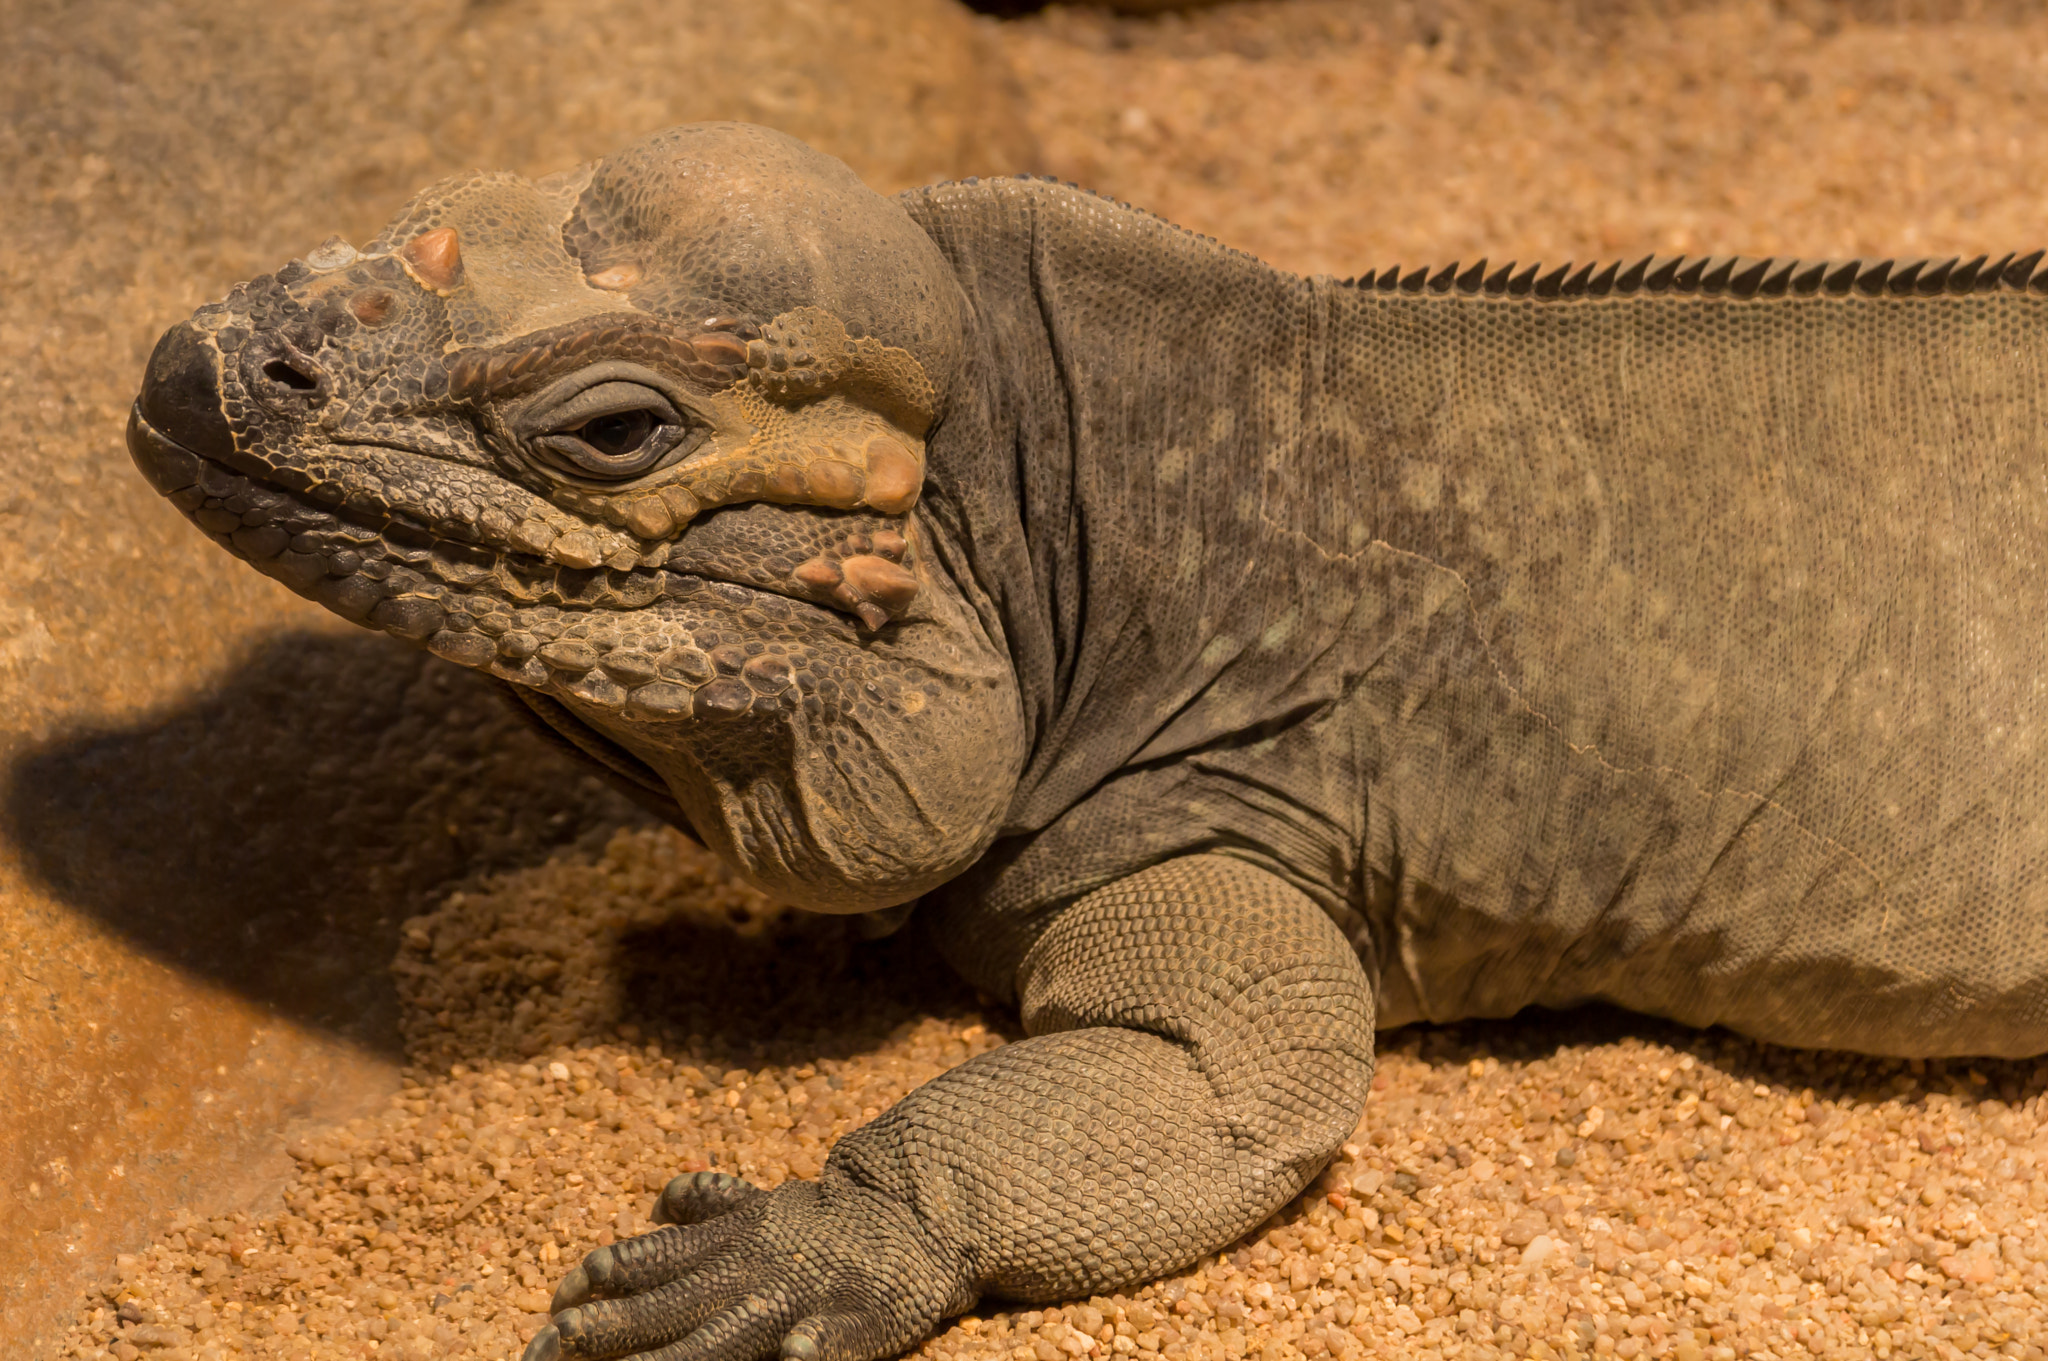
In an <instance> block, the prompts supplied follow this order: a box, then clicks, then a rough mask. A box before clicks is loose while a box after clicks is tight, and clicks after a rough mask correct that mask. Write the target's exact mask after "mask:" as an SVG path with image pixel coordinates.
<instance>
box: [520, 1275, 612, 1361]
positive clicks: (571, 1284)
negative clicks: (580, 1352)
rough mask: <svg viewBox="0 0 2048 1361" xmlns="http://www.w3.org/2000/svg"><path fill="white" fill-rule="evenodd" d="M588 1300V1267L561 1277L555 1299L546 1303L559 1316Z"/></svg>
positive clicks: (529, 1358) (528, 1360)
mask: <svg viewBox="0 0 2048 1361" xmlns="http://www.w3.org/2000/svg"><path fill="white" fill-rule="evenodd" d="M598 1251H599V1252H602V1251H604V1249H603V1248H599V1249H598ZM594 1255H595V1254H593V1256H594ZM589 1298H590V1270H589V1268H588V1267H582V1266H579V1267H577V1268H576V1269H575V1270H574V1271H571V1272H570V1273H569V1274H568V1275H566V1276H564V1277H562V1283H561V1284H560V1285H558V1286H556V1287H555V1297H554V1298H553V1299H552V1300H549V1301H548V1312H549V1313H550V1314H559V1313H561V1312H562V1311H563V1310H564V1309H567V1308H569V1307H570V1306H571V1305H576V1304H581V1303H583V1301H585V1300H587V1299H589ZM526 1361H537V1358H534V1357H527V1358H526Z"/></svg>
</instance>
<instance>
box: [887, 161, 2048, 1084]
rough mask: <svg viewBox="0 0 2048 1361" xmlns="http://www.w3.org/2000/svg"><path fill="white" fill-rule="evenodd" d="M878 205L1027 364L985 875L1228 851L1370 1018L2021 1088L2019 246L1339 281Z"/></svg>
mask: <svg viewBox="0 0 2048 1361" xmlns="http://www.w3.org/2000/svg"><path fill="white" fill-rule="evenodd" d="M911 206H912V211H913V214H914V215H916V216H918V217H919V219H920V221H921V222H923V223H924V225H925V226H926V227H927V230H929V231H931V232H932V233H933V235H934V236H935V238H936V239H938V240H939V241H940V243H941V247H942V249H945V250H946V251H947V252H948V254H949V256H951V257H952V258H953V259H954V261H955V264H956V268H958V269H959V270H960V272H961V274H962V277H963V279H965V280H966V281H967V284H968V287H969V291H970V294H971V295H972V296H974V297H975V299H976V301H977V304H978V306H979V308H980V310H981V313H982V316H983V319H984V320H985V321H989V320H993V321H994V322H995V325H994V328H993V329H994V330H996V331H997V333H998V334H999V335H1000V336H1001V337H1003V339H1002V340H1000V341H999V342H998V348H999V350H1000V351H1002V352H1003V353H1004V354H1005V356H1006V358H1008V359H1009V360H1011V361H1012V362H1010V363H1007V364H1005V365H1003V366H1002V368H1003V370H1004V372H1006V373H1008V372H1010V371H1012V370H1014V371H1015V372H1017V373H1020V374H1022V375H1023V376H1022V377H1021V378H1020V379H1018V380H1017V381H1016V383H1015V387H1014V390H1013V391H1012V392H1011V393H1010V394H1009V395H1007V396H1005V397H1003V398H999V399H998V401H997V402H996V403H995V405H996V406H997V407H998V409H1001V410H1006V411H1012V412H1017V413H1022V414H1021V415H1020V416H1019V418H1018V419H1019V420H1020V422H1022V423H1026V424H1028V425H1029V428H1028V429H1025V430H1023V432H1022V433H1020V434H1018V435H1016V437H1015V438H1014V440H1012V441H1011V443H1012V444H1013V445H1014V447H1018V448H1029V449H1031V450H1032V451H1033V453H1032V461H1031V466H1028V467H1026V468H1024V469H1023V470H1022V471H1021V472H1020V473H1019V475H1018V476H1019V482H1020V485H1021V489H1022V490H1021V501H1022V504H1023V506H1024V511H1023V519H1024V522H1025V526H1024V536H1025V538H1026V539H1027V540H1028V541H1029V542H1030V543H1031V544H1032V546H1033V551H1034V553H1035V555H1036V557H1037V559H1038V563H1039V571H1038V574H1037V577H1036V580H1037V581H1038V582H1039V583H1040V587H1041V593H1040V596H1039V602H1040V608H1041V613H1040V617H1041V618H1042V619H1044V620H1045V621H1046V623H1045V627H1044V633H1045V641H1044V642H1043V643H1042V646H1043V648H1044V652H1045V654H1046V657H1045V660H1044V662H1043V664H1042V666H1041V668H1040V670H1041V674H1042V675H1043V676H1044V678H1045V680H1044V687H1043V690H1042V691H1041V692H1040V693H1041V694H1042V695H1043V696H1044V698H1043V699H1042V703H1043V705H1044V709H1043V713H1042V717H1041V723H1042V726H1041V729H1040V737H1039V741H1038V743H1037V745H1036V747H1035V749H1034V750H1035V752H1036V759H1035V761H1034V763H1033V765H1032V766H1031V768H1030V770H1029V771H1028V772H1027V777H1026V782H1025V792H1024V793H1023V794H1022V795H1020V798H1019V801H1018V804H1017V814H1018V815H1017V818H1016V825H1015V828H1014V830H1018V831H1027V830H1028V831H1032V832H1035V833H1037V836H1036V838H1035V842H1034V844H1033V845H1032V846H1031V847H1030V848H1029V849H1027V850H1024V851H1022V852H1021V853H1020V860H1019V863H1020V864H1021V865H1022V867H1023V868H1022V869H1021V870H1020V869H1016V868H1005V869H1004V870H1003V871H1001V872H1000V873H1002V874H1004V875H1012V874H1021V875H1023V876H1024V877H1027V878H1029V879H1030V880H1031V881H1032V882H1033V884H1034V887H1035V889H1036V890H1037V891H1039V892H1046V891H1047V890H1048V885H1049V884H1050V885H1052V886H1053V887H1054V888H1056V890H1057V891H1059V892H1073V891H1080V890H1082V889H1085V888H1086V887H1089V886H1091V885H1092V884H1094V883H1098V882H1107V881H1109V880H1111V879H1114V878H1115V877H1117V876H1118V875H1121V874H1124V873H1128V872H1129V871H1130V869H1131V868H1132V865H1133V863H1134V862H1138V863H1143V862H1146V861H1149V860H1154V859H1159V858H1164V857H1165V856H1168V855H1173V854H1181V853H1186V852H1188V851H1190V850H1198V849H1202V848H1204V847H1215V846H1223V847H1229V848H1232V849H1234V850H1235V852H1236V853H1238V854H1241V855H1243V856H1245V857H1246V858H1250V859H1254V860H1257V861H1259V862H1260V863H1264V864H1267V865H1268V866H1269V867H1272V868H1276V869H1279V870H1280V871H1281V872H1282V873H1284V874H1285V875H1286V876H1287V877H1288V878H1289V879H1291V880H1293V881H1294V882H1296V883H1298V884H1300V885H1301V886H1302V887H1304V888H1307V889H1309V890H1310V891H1311V892H1312V893H1315V894H1316V895H1317V896H1318V898H1319V899H1320V900H1322V901H1323V902H1324V903H1325V904H1326V906H1327V907H1328V908H1329V909H1330V910H1331V911H1332V912H1333V913H1335V914H1336V915H1338V916H1339V919H1340V920H1342V921H1345V922H1346V923H1347V924H1348V925H1350V926H1351V927H1352V929H1353V933H1354V936H1355V937H1356V938H1357V939H1359V940H1360V943H1361V944H1362V945H1364V946H1366V947H1368V948H1369V950H1371V951H1372V952H1373V953H1376V954H1377V955H1378V958H1379V962H1380V964H1381V971H1382V997H1381V1013H1380V1014H1381V1023H1382V1024H1391V1023H1398V1022H1400V1021H1402V1020H1406V1019H1411V1018H1413V1017H1415V1016H1418V1015H1421V1016H1428V1017H1431V1018H1435V1019H1450V1018H1454V1017H1458V1016H1464V1015H1473V1014H1492V1015H1498V1014H1506V1013H1509V1012H1512V1011H1514V1010H1516V1009H1518V1008H1519V1007H1521V1006H1524V1005H1528V1004H1530V1003H1532V1002H1544V1003H1550V1004H1558V1005H1563V1004H1569V1003H1571V1002H1574V1001H1580V1000H1584V999H1586V998H1590V997H1602V998H1607V999H1610V1000H1613V1001H1616V1002H1618V1003H1621V1004H1624V1005H1627V1006H1630V1007H1635V1008H1640V1009H1643V1010H1647V1011H1652V1012H1658V1013H1662V1014H1666V1015H1671V1016H1674V1017H1677V1018H1680V1019H1683V1020H1686V1021H1689V1022H1695V1023H1713V1022H1720V1023H1725V1024H1729V1025H1732V1026H1735V1027H1737V1028H1739V1029H1742V1030H1745V1031H1747V1032H1750V1033H1753V1034H1758V1035H1762V1036H1765V1037H1768V1038H1771V1039H1775V1040H1779V1041H1783V1042H1790V1043H1797V1044H1807V1045H1826V1046H1839V1047H1847V1048H1855V1049H1866V1050H1879V1051H1893V1052H1922V1053H1926V1052H1988V1053H2013V1054H2021V1053H2032V1052H2036V1051H2038V1050H2039V1049H2040V1048H2041V1046H2042V1043H2043V1040H2044V1036H2048V991H2044V984H2043V981H2044V979H2048V901H2044V891H2048V890H2044V885H2043V883H2042V870H2043V852H2044V850H2048V817H2044V814H2043V812H2042V808H2041V802H2042V801H2041V797H2040V794H2041V791H2042V789H2043V787H2044V783H2048V767H2044V764H2043V760H2044V753H2043V751H2042V739H2043V737H2044V736H2048V708H2044V704H2043V698H2042V695H2043V688H2042V687H2043V681H2042V679H2041V678H2042V677H2043V675H2044V672H2048V666H2044V663H2048V657H2044V650H2048V649H2044V642H2048V629H2044V624H2043V620H2044V617H2048V608H2044V607H2048V588H2044V585H2043V582H2042V578H2041V574H2040V570H2039V566H2040V562H2041V559H2042V556H2043V545H2042V535H2043V530H2044V527H2048V458H2044V457H2043V437H2042V428H2043V420H2042V417H2043V411H2042V403H2041V398H2040V392H2041V388H2042V380H2043V377H2044V372H2043V361H2042V354H2043V347H2042V343H2041V342H2042V339H2043V338H2044V334H2048V332H2044V321H2048V299H2044V298H2043V297H2042V296H2041V295H2040V293H2039V292H2038V291H2036V290H2035V289H2034V288H2033V287H2032V286H2031V281H2032V280H2033V278H2034V266H2035V265H2036V264H2037V263H2038V257H2028V258H2027V259H2024V260H2019V261H2017V262H2016V261H2014V260H2013V259H2011V258H2010V257H2008V258H2007V259H2006V260H2004V261H1993V262H1983V261H1979V262H1973V264H1972V265H1971V266H1961V265H1959V264H1958V263H1955V262H1951V263H1949V264H1939V263H1937V262H1928V263H1927V264H1924V265H1921V266H1919V267H1917V268H1915V267H1905V268H1891V267H1889V266H1887V265H1864V266H1857V265H1854V264H1850V265H1847V266H1840V265H1836V266H1826V265H1814V264H1811V263H1807V264H1795V263H1793V262H1789V261H1778V262H1759V261H1735V260H1731V259H1728V258H1725V257H1724V258H1722V259H1720V260H1698V261H1651V262H1647V263H1645V264H1643V265H1641V266H1639V267H1637V268H1634V269H1626V270H1625V269H1624V267H1623V266H1619V265H1617V266H1615V267H1613V268H1609V269H1605V270H1595V269H1591V268H1587V269H1580V270H1576V271H1570V270H1566V271H1555V272H1552V273H1550V274H1548V275H1546V276H1544V277H1543V278H1542V280H1541V281H1540V282H1539V281H1538V276H1537V273H1536V271H1534V270H1524V271H1512V270H1488V269H1486V268H1484V267H1479V266H1475V267H1473V268H1471V269H1468V270H1464V271H1458V270H1456V269H1445V270H1441V271H1434V272H1431V271H1421V270H1417V271H1412V272H1396V271H1387V272H1385V273H1384V274H1382V275H1380V276H1377V277H1374V276H1367V278H1365V279H1363V280H1360V281H1358V282H1357V283H1355V284H1339V283H1336V282H1333V281H1330V280H1326V279H1319V280H1313V281H1304V280H1298V279H1294V278H1292V277H1290V276H1286V275H1283V274H1280V273H1278V272H1277V271H1272V270H1269V269H1267V268H1266V267H1264V266H1262V265H1260V264H1258V263H1257V262H1256V261H1253V260H1251V259H1249V258H1248V257H1244V256H1241V255H1238V254H1236V253H1234V252H1229V251H1226V250H1224V249H1223V248H1221V247H1218V246H1217V245H1215V244H1214V243H1213V242H1208V241H1205V240H1203V239H1201V238H1198V237H1195V236H1193V235H1191V234H1188V233H1185V232H1181V231H1178V230H1176V229H1174V228H1171V227H1169V226H1166V225H1165V224H1163V223H1159V222H1157V221H1156V220H1153V219H1150V218H1148V217H1146V216H1144V215H1143V214H1139V213H1135V212H1132V211H1130V210H1128V209H1124V208H1120V207H1117V206H1114V205H1111V204H1108V203H1106V202H1103V201H1102V200H1099V199H1094V198H1092V197H1090V196H1086V195H1082V194H1078V193H1076V192H1074V191H1071V190H1067V189H1061V188H1059V187H1057V186H1052V185H1049V184H1018V183H1015V182H1003V183H1001V184H997V185H990V186H975V187H965V186H963V187H950V188H942V189H939V190H933V191H926V192H925V193H923V194H922V195H919V196H913V199H912V202H911ZM998 442H999V443H1000V442H1001V441H1000V440H999V441H998ZM1048 451H1057V452H1056V453H1055V454H1053V455H1052V456H1048ZM1084 620H1085V627H1083V623H1082V621H1084ZM1025 632H1026V633H1027V634H1028V630H1026V631H1025ZM1026 651H1027V652H1028V651H1029V649H1028V648H1027V649H1026ZM1047 734H1052V735H1053V736H1052V737H1051V738H1050V739H1049V738H1048V736H1047ZM1041 829H1043V830H1041Z"/></svg>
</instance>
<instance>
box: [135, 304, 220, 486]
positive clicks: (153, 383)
mask: <svg viewBox="0 0 2048 1361" xmlns="http://www.w3.org/2000/svg"><path fill="white" fill-rule="evenodd" d="M136 406H137V411H138V412H139V414H140V415H141V418H142V419H143V420H144V421H146V422H148V424H149V426H150V428H151V429H152V430H154V431H155V432H156V433H157V434H159V435H161V436H162V437H163V438H165V439H168V440H172V441H174V442H176V443H178V444H181V445H183V446H184V447H185V448H187V449H190V450H191V451H192V452H193V453H195V454H205V455H207V456H208V457H212V458H218V457H221V456H223V455H225V454H230V453H232V452H233V451H234V437H233V435H231V434H230V433H229V431H228V420H227V415H226V413H224V412H223V411H222V410H221V399H220V356H219V352H218V351H216V350H215V349H214V346H213V342H212V340H211V338H210V337H209V336H207V335H206V333H205V332H203V331H201V330H200V329H199V328H198V327H196V326H194V325H192V323H190V322H180V323H179V324H178V325H176V326H173V327H172V328H171V329H170V330H168V331H166V332H164V335H163V339H161V340H159V341H158V342H157V343H156V350H155V352H154V353H152V354H151V355H150V357H149V370H148V373H147V374H146V376H145V377H144V378H143V381H142V393H141V396H140V397H139V398H138V399H137V403H136Z"/></svg>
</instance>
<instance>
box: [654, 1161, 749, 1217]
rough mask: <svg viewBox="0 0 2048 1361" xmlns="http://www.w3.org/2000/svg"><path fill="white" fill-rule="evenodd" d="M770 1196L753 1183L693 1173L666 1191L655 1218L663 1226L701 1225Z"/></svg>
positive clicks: (663, 1189)
mask: <svg viewBox="0 0 2048 1361" xmlns="http://www.w3.org/2000/svg"><path fill="white" fill-rule="evenodd" d="M767 1194H768V1193H767V1192H766V1191H763V1190H762V1189H761V1188H760V1187H758V1186H755V1185H754V1184H753V1183H752V1182H749V1181H745V1180H743V1179H741V1178H739V1177H735V1176H730V1175H728V1174H727V1173H724V1172H689V1173H685V1174H684V1175H682V1176H680V1177H677V1178H676V1179H675V1180H673V1181H671V1182H670V1183H669V1184H668V1185H667V1186H666V1187H664V1188H662V1192H661V1199H660V1200H659V1201H657V1202H656V1203H655V1207H654V1218H655V1220H656V1222H658V1223H663V1224H700V1223H702V1222H703V1221H705V1220H707V1219H716V1218H718V1217H719V1216H720V1215H725V1214H730V1213H732V1211H734V1210H737V1209H739V1208H740V1207H741V1206H742V1205H745V1204H747V1203H748V1202H750V1201H754V1200H758V1199H760V1198H761V1197H762V1196H765V1195H767Z"/></svg>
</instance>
